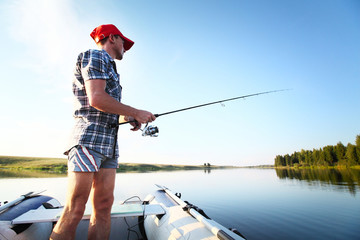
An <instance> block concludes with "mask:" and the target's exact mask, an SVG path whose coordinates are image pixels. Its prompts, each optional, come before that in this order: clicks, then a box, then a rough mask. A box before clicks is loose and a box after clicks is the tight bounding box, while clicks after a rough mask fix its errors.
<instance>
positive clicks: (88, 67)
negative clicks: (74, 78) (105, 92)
mask: <svg viewBox="0 0 360 240" xmlns="http://www.w3.org/2000/svg"><path fill="white" fill-rule="evenodd" d="M81 75H82V77H83V79H84V81H87V80H92V79H104V80H107V79H110V76H109V71H108V61H107V60H106V57H105V56H104V54H103V52H101V51H99V50H90V51H88V52H86V53H84V55H83V58H82V60H81Z"/></svg>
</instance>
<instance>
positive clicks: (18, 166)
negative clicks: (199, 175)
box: [0, 156, 234, 173]
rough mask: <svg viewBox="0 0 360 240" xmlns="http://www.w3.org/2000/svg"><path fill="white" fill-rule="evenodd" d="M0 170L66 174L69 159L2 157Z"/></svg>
mask: <svg viewBox="0 0 360 240" xmlns="http://www.w3.org/2000/svg"><path fill="white" fill-rule="evenodd" d="M224 168H234V167H229V166H210V167H208V166H206V167H205V166H204V165H198V166H194V165H168V164H142V163H120V164H119V168H118V169H117V172H149V171H177V170H199V169H224ZM0 170H3V171H4V170H7V171H9V170H16V171H20V170H31V171H43V172H53V173H65V172H66V171H67V159H65V158H40V157H16V156H0Z"/></svg>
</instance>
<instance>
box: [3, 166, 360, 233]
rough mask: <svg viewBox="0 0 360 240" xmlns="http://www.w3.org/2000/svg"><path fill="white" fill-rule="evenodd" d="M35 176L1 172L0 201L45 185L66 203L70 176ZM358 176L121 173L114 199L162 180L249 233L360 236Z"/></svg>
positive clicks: (140, 193)
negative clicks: (18, 176) (67, 177)
mask: <svg viewBox="0 0 360 240" xmlns="http://www.w3.org/2000/svg"><path fill="white" fill-rule="evenodd" d="M1 174H4V172H0V176H1ZM31 176H32V175H30V176H29V175H28V176H27V177H24V178H14V177H13V176H12V175H11V174H9V173H6V174H5V177H4V176H3V178H0V189H1V190H2V191H1V194H0V201H3V200H11V199H14V198H16V197H18V196H19V195H20V194H23V193H26V192H28V191H34V190H41V189H46V190H47V191H46V194H47V195H51V196H54V197H55V198H57V199H58V200H59V201H60V202H62V203H64V201H65V197H66V196H65V195H66V185H67V179H66V177H56V178H54V177H48V176H47V175H45V177H41V178H34V177H31ZM359 181H360V171H359V170H357V171H355V170H352V171H346V170H345V171H341V172H339V171H335V170H301V171H294V170H274V169H233V170H213V171H211V172H210V173H209V172H205V171H177V172H152V173H119V174H117V179H116V190H115V201H123V200H125V199H127V198H129V197H131V196H139V197H140V198H144V197H145V196H146V195H147V194H148V193H151V192H152V191H155V190H156V187H155V186H154V184H161V185H165V186H167V187H168V188H170V189H171V190H173V191H174V192H181V193H182V199H183V200H188V201H189V202H191V203H193V204H195V205H197V206H199V207H201V208H202V209H203V210H204V211H205V212H206V213H207V214H208V215H209V216H210V217H212V218H213V219H215V220H217V221H218V222H220V223H221V224H223V225H225V226H227V227H233V228H236V229H238V230H239V231H240V232H241V233H242V234H243V235H245V236H246V237H247V239H360V194H359V191H360V183H359Z"/></svg>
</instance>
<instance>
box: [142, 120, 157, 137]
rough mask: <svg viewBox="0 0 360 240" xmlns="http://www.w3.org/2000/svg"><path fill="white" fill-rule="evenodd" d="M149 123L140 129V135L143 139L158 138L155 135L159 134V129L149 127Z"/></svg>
mask: <svg viewBox="0 0 360 240" xmlns="http://www.w3.org/2000/svg"><path fill="white" fill-rule="evenodd" d="M148 124H149V123H147V124H146V126H145V127H144V129H140V130H141V131H142V132H143V133H142V135H143V136H144V137H146V136H150V137H157V136H159V135H158V134H157V133H159V128H158V127H156V126H153V125H149V126H148Z"/></svg>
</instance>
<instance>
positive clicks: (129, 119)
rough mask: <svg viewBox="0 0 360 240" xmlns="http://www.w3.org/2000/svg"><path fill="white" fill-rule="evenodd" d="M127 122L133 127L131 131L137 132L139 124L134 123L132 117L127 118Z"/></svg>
mask: <svg viewBox="0 0 360 240" xmlns="http://www.w3.org/2000/svg"><path fill="white" fill-rule="evenodd" d="M127 121H132V122H130V125H131V126H133V128H131V129H130V130H131V131H137V130H139V129H140V128H141V123H139V122H138V121H136V120H135V119H134V118H133V117H129V118H128V120H127Z"/></svg>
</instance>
